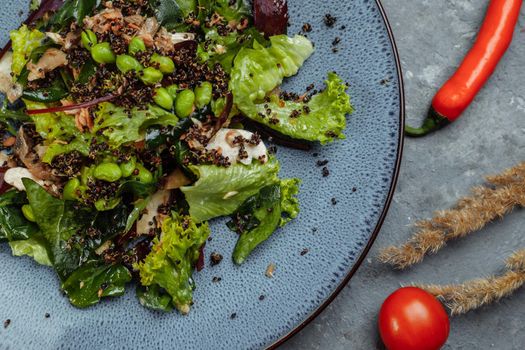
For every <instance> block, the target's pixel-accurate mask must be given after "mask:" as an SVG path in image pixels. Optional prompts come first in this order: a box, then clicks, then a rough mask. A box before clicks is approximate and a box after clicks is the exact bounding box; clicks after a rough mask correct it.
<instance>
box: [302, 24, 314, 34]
mask: <svg viewBox="0 0 525 350" xmlns="http://www.w3.org/2000/svg"><path fill="white" fill-rule="evenodd" d="M302 29H303V32H304V33H310V32H311V31H312V25H311V24H310V23H305V24H303V28H302Z"/></svg>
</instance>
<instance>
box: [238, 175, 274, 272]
mask: <svg viewBox="0 0 525 350" xmlns="http://www.w3.org/2000/svg"><path fill="white" fill-rule="evenodd" d="M280 221H281V188H280V185H272V186H267V187H264V188H263V189H261V191H260V192H259V193H258V194H257V195H256V196H253V197H251V198H249V199H247V200H246V202H244V204H243V205H242V206H241V208H240V209H239V210H238V211H237V213H236V215H235V216H234V217H233V223H232V224H229V225H228V226H229V227H230V228H235V230H236V231H237V232H238V233H239V234H240V236H239V239H238V240H237V244H236V245H235V249H234V250H233V261H234V262H235V263H236V264H238V265H240V264H242V263H243V262H244V261H245V260H246V258H247V257H248V255H250V253H251V252H252V251H253V250H254V249H255V248H256V247H257V246H258V245H259V244H261V243H262V242H264V241H266V240H267V239H268V238H269V237H270V236H271V235H272V233H273V232H274V231H275V230H276V229H277V227H278V226H279V222H280Z"/></svg>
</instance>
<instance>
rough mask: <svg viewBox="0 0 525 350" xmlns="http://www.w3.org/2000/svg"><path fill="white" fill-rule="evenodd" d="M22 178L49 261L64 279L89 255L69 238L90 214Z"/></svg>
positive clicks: (81, 226)
mask: <svg viewBox="0 0 525 350" xmlns="http://www.w3.org/2000/svg"><path fill="white" fill-rule="evenodd" d="M22 181H23V183H24V186H25V188H26V192H27V199H28V200H29V204H30V205H31V208H32V209H33V213H34V215H35V220H36V222H37V224H38V226H39V227H40V229H41V230H42V233H43V235H44V237H45V238H46V240H47V241H48V243H49V247H50V251H51V262H52V263H53V266H54V268H55V270H56V272H57V274H58V275H59V277H60V278H61V279H62V280H65V279H66V277H67V276H68V275H69V274H70V273H71V272H73V271H74V270H76V269H77V268H78V267H79V266H80V265H81V264H82V262H84V261H86V260H87V258H88V256H89V252H87V251H86V250H85V248H84V245H83V244H74V245H72V242H68V240H69V239H70V238H71V237H72V236H73V235H75V233H77V231H79V230H81V229H82V228H84V227H86V226H88V225H89V224H90V221H91V220H90V219H92V215H90V214H91V213H90V212H89V211H88V210H86V209H85V208H77V207H75V204H74V203H72V202H69V201H62V200H60V199H57V198H55V197H53V196H52V195H50V194H49V193H47V192H46V190H45V189H43V188H42V187H40V185H38V184H37V183H36V182H34V181H33V180H30V179H27V178H26V179H23V180H22Z"/></svg>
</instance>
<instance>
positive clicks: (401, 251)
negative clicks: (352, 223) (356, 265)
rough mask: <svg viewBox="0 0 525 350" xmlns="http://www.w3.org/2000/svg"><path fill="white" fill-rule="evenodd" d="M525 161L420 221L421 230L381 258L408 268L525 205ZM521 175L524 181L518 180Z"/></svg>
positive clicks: (383, 251) (418, 224)
mask: <svg viewBox="0 0 525 350" xmlns="http://www.w3.org/2000/svg"><path fill="white" fill-rule="evenodd" d="M524 176H525V163H523V164H520V165H518V166H516V167H514V168H512V169H509V170H507V171H505V172H503V173H502V174H500V175H497V176H493V177H490V178H489V183H490V185H493V186H495V187H494V188H491V187H486V186H480V187H476V188H474V189H473V190H472V195H471V196H469V197H465V198H462V199H460V200H459V201H458V203H457V205H456V207H455V208H453V209H449V210H444V211H439V212H437V213H436V214H435V216H434V217H433V218H432V219H430V220H421V221H419V222H417V223H416V225H415V226H416V227H417V228H418V231H417V232H416V233H415V234H414V235H413V236H412V237H411V238H410V239H409V240H408V241H407V242H406V243H405V244H402V245H401V246H398V247H395V246H391V247H387V248H385V249H383V250H382V251H381V252H380V254H379V260H380V261H382V262H384V263H388V264H391V265H393V266H394V267H395V268H398V269H404V268H407V267H409V266H411V265H413V264H416V263H418V262H421V261H422V260H423V258H424V257H425V255H426V254H428V253H436V252H437V251H438V250H440V249H441V248H442V247H444V246H445V244H446V242H447V241H450V240H452V239H457V238H461V237H464V236H466V235H468V234H470V233H472V232H475V231H478V230H480V229H481V228H483V227H484V226H485V225H487V224H488V223H489V222H491V221H493V220H495V219H497V218H503V216H505V215H506V214H508V213H509V212H510V211H511V210H512V209H513V208H514V207H515V206H525V177H524ZM516 179H520V181H516Z"/></svg>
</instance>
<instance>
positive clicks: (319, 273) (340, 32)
mask: <svg viewBox="0 0 525 350" xmlns="http://www.w3.org/2000/svg"><path fill="white" fill-rule="evenodd" d="M27 3H28V1H27V0H12V1H2V2H1V4H0V10H1V11H0V17H1V20H0V38H1V39H0V40H1V41H2V43H1V45H2V46H3V45H4V44H5V42H6V41H7V37H8V30H10V29H14V28H16V27H17V26H18V25H19V23H20V22H21V21H22V20H23V18H25V14H23V13H21V12H20V11H23V12H27V7H28V4H27ZM289 6H290V12H291V13H290V17H291V27H290V29H289V34H295V33H298V32H299V31H300V29H301V27H302V25H303V24H304V23H306V22H308V23H310V24H311V25H312V27H313V30H312V32H311V33H308V36H309V37H310V38H311V39H312V40H313V41H314V42H315V47H316V53H315V54H314V55H313V57H312V58H310V59H309V60H308V61H307V63H306V64H305V66H304V67H303V68H302V69H301V70H300V74H299V75H298V76H296V77H294V78H293V79H290V80H289V81H288V82H287V84H286V85H287V86H286V88H287V89H291V90H294V89H295V90H297V91H304V89H305V88H306V86H308V85H309V84H310V83H312V82H315V83H316V84H317V85H318V86H321V83H322V81H323V79H324V78H325V77H326V73H327V72H328V71H331V70H334V71H336V72H337V73H339V74H340V75H341V76H342V77H343V79H345V80H347V81H348V82H350V83H351V86H350V94H351V96H352V102H353V105H354V106H355V109H356V112H355V113H354V114H353V115H352V116H351V117H350V118H349V123H348V129H347V131H346V136H347V138H346V140H344V141H342V142H337V143H335V144H332V145H329V146H326V147H322V148H321V147H318V148H316V149H314V150H313V151H312V152H310V153H307V152H303V151H297V150H289V149H285V148H282V147H280V148H279V150H278V152H277V156H278V158H279V160H280V161H281V163H282V172H281V175H282V176H283V177H299V178H302V179H303V184H302V188H301V194H300V201H301V214H300V216H299V217H298V218H297V220H294V221H293V222H292V223H291V224H289V225H287V226H286V227H285V228H284V229H282V230H280V231H278V232H277V233H276V234H274V236H273V237H272V238H271V239H270V240H268V241H267V242H266V243H265V244H263V245H262V246H261V247H260V248H259V249H257V250H256V251H255V253H254V254H253V255H252V256H250V258H249V259H248V261H247V262H246V263H245V264H244V265H242V266H241V267H237V266H234V264H233V263H232V262H231V261H230V259H228V258H226V259H224V260H223V262H222V263H221V264H219V265H218V266H214V267H211V266H209V264H208V265H207V266H206V267H205V269H204V270H203V271H202V272H200V273H197V274H196V283H197V286H198V287H197V290H196V291H195V296H194V299H195V305H194V306H193V308H192V310H191V313H190V315H188V316H185V317H184V316H181V315H180V314H178V313H176V312H172V313H169V314H163V313H157V312H152V311H149V310H147V309H145V308H143V307H142V306H140V304H139V303H138V302H137V300H136V298H135V293H134V288H133V286H130V288H128V292H127V293H126V295H125V296H124V297H121V298H117V299H113V300H107V301H103V302H101V303H100V304H99V305H96V306H95V307H92V308H90V309H87V310H79V309H75V308H74V307H72V306H71V305H70V304H69V302H68V300H67V298H65V297H63V296H62V295H61V293H60V291H59V283H58V279H57V278H56V277H55V274H54V273H53V271H51V269H49V268H46V267H41V266H38V265H36V264H35V263H34V262H32V261H31V260H30V259H28V258H15V257H12V256H11V253H10V250H9V247H7V246H6V245H2V247H1V248H0V261H1V264H0V266H1V269H0V321H3V320H5V319H11V324H10V326H9V327H8V328H7V329H4V328H3V327H0V349H62V348H64V349H66V348H72V349H131V348H142V349H153V348H159V349H168V348H170V349H171V348H184V349H208V348H213V349H237V348H239V349H244V348H262V347H272V346H276V345H277V344H279V343H281V342H283V341H284V340H286V338H288V337H289V336H290V335H291V334H293V333H295V332H297V331H298V330H299V329H300V328H302V327H303V326H304V325H305V324H306V323H307V322H309V321H310V320H311V319H312V318H313V317H314V316H316V315H317V314H318V313H319V312H320V311H321V310H322V309H323V308H324V307H325V306H326V305H327V304H328V303H329V302H330V301H331V300H332V299H333V298H334V297H335V295H336V294H337V292H339V290H340V289H341V288H342V287H343V286H344V285H345V284H346V282H348V280H349V279H350V277H351V276H352V274H353V273H354V272H355V270H356V269H357V267H358V265H359V264H360V262H361V260H362V259H363V258H364V256H365V254H366V252H367V251H368V248H369V247H370V245H371V243H372V241H373V239H374V237H375V236H376V235H377V233H378V231H379V227H380V225H381V223H382V221H383V218H384V216H385V213H386V210H387V208H388V205H389V203H390V200H391V197H392V193H393V189H394V186H395V182H396V177H397V172H398V167H399V161H400V155H401V148H402V137H401V130H402V127H403V111H404V109H403V94H402V91H403V89H402V83H401V77H400V71H399V61H398V58H397V53H396V49H395V46H394V43H393V39H392V34H391V32H390V29H389V27H388V24H387V21H386V18H385V15H384V12H383V10H382V8H381V6H380V4H379V2H376V1H373V0H352V1H348V2H346V1H345V2H343V1H338V0H330V1H328V0H325V1H313V0H289ZM327 13H330V14H332V15H333V16H335V17H336V18H337V22H336V23H335V25H334V26H333V27H332V28H329V27H327V26H326V25H325V24H324V23H323V17H324V15H325V14H327ZM336 37H340V38H341V43H340V44H339V45H337V47H338V49H339V51H338V52H336V53H334V52H332V42H333V41H334V39H335V38H336ZM314 152H315V153H316V154H317V156H316V155H315V154H314ZM325 159H327V160H328V161H329V162H328V164H327V165H326V166H327V168H328V170H329V172H330V175H329V176H327V177H323V175H322V167H317V166H316V162H317V161H318V160H325ZM332 198H333V200H332ZM212 231H213V240H212V241H211V242H209V243H208V244H207V245H206V252H207V253H208V254H209V253H210V252H212V251H218V252H221V253H222V254H223V255H224V256H225V257H229V256H230V255H231V252H232V249H233V247H234V244H235V240H236V237H235V234H234V233H232V232H230V231H228V230H227V229H226V227H225V225H224V221H217V222H214V223H213V225H212ZM301 252H303V253H302V254H301ZM270 263H273V264H275V266H276V268H275V273H274V277H273V278H268V277H266V276H265V270H266V268H267V266H268V265H269V264H270ZM214 277H220V278H221V280H220V282H215V283H214V282H212V279H213V278H214ZM261 295H264V296H265V297H264V299H263V300H260V299H262V298H260V296H261ZM46 313H49V314H50V317H49V318H45V317H44V315H45V314H46ZM234 313H235V314H236V317H234V318H232V317H231V315H232V314H234Z"/></svg>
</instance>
